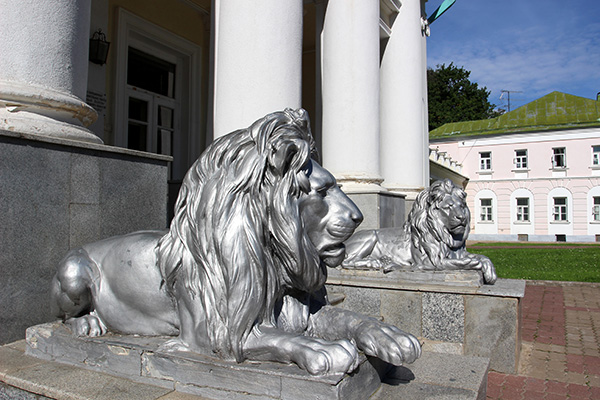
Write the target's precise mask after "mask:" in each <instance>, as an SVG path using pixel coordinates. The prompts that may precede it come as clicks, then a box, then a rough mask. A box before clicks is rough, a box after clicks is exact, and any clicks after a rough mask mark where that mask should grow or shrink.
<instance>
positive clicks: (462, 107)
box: [427, 63, 501, 130]
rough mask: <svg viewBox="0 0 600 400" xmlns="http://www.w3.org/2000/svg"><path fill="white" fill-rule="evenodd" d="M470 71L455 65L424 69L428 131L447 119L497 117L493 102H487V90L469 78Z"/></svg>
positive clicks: (454, 120)
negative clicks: (427, 105)
mask: <svg viewBox="0 0 600 400" xmlns="http://www.w3.org/2000/svg"><path fill="white" fill-rule="evenodd" d="M470 75H471V71H467V70H466V69H464V68H462V67H460V68H459V67H456V66H454V63H450V65H448V66H446V65H445V64H442V65H438V66H437V67H436V68H435V69H432V68H428V69H427V97H428V103H429V130H433V129H435V128H437V127H439V126H442V125H444V124H446V123H448V122H460V121H474V120H478V119H487V118H493V117H497V116H498V115H500V114H501V113H500V112H498V111H494V105H493V104H491V103H490V102H489V101H488V96H489V95H490V91H489V90H487V88H486V87H485V86H484V87H482V88H480V87H479V85H477V83H475V82H471V81H470V80H469V76H470Z"/></svg>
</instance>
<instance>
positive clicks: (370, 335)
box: [356, 320, 421, 365]
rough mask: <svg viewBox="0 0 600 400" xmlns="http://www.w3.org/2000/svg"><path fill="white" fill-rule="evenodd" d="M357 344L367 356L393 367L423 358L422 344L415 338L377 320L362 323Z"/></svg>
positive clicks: (357, 336)
mask: <svg viewBox="0 0 600 400" xmlns="http://www.w3.org/2000/svg"><path fill="white" fill-rule="evenodd" d="M356 342H357V345H358V347H359V348H360V349H361V350H363V351H364V352H365V354H367V355H369V356H374V357H377V358H379V359H381V360H383V361H385V362H388V363H390V364H393V365H402V364H409V363H412V362H414V361H415V360H416V359H417V358H419V357H420V356H421V343H419V340H418V339H417V338H416V337H415V336H413V335H411V334H410V333H406V332H404V331H402V330H400V329H398V328H397V327H395V326H393V325H388V324H384V323H382V322H379V321H377V320H370V321H365V322H363V323H362V326H361V327H360V328H359V330H358V332H357V335H356Z"/></svg>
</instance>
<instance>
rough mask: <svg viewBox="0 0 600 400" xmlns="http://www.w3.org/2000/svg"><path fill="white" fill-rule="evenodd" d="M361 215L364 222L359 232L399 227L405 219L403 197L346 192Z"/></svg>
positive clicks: (384, 193)
mask: <svg viewBox="0 0 600 400" xmlns="http://www.w3.org/2000/svg"><path fill="white" fill-rule="evenodd" d="M342 188H343V189H344V191H345V192H346V194H347V195H348V197H350V199H352V201H353V202H354V203H356V205H357V206H358V208H359V209H360V211H361V212H362V213H363V216H364V221H363V222H362V224H360V226H359V230H364V229H379V228H394V227H400V226H402V224H403V223H404V220H405V219H406V213H405V208H406V206H405V199H404V195H401V194H398V193H391V192H365V193H361V192H348V188H347V187H346V186H342Z"/></svg>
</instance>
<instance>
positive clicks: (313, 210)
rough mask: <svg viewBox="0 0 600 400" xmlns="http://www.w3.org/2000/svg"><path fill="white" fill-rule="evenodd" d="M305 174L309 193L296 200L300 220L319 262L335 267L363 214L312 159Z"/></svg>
mask: <svg viewBox="0 0 600 400" xmlns="http://www.w3.org/2000/svg"><path fill="white" fill-rule="evenodd" d="M306 174H307V176H308V180H309V183H310V190H309V192H308V193H307V194H305V195H303V196H301V197H300V199H299V200H298V207H299V210H300V217H301V219H302V222H303V224H304V228H305V230H306V233H307V235H308V237H309V239H310V241H311V242H312V244H313V245H314V247H315V249H316V250H317V253H318V255H319V257H320V258H321V260H323V262H324V263H325V264H326V265H327V266H329V267H336V266H338V265H340V264H341V263H342V261H343V260H344V256H345V247H344V243H343V242H344V241H345V240H346V239H348V238H349V237H350V236H351V235H352V233H354V230H355V229H356V228H357V227H358V225H359V224H360V223H361V222H362V220H363V215H362V213H361V212H360V210H359V209H358V207H356V205H355V204H354V202H352V200H350V198H348V196H346V194H345V193H344V192H342V190H341V189H340V187H339V186H338V185H337V182H336V180H335V178H334V177H333V175H332V174H331V173H330V172H329V171H327V170H326V169H325V168H323V167H321V166H320V165H319V163H317V162H316V161H314V160H311V161H310V162H309V163H308V166H307V169H306Z"/></svg>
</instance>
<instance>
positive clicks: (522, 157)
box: [515, 150, 527, 169]
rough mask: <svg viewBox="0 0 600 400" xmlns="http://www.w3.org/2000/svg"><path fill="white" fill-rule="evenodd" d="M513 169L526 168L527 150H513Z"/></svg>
mask: <svg viewBox="0 0 600 400" xmlns="http://www.w3.org/2000/svg"><path fill="white" fill-rule="evenodd" d="M515 168H517V169H526V168H527V150H515Z"/></svg>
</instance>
